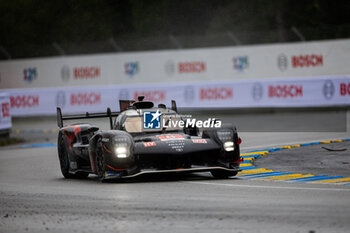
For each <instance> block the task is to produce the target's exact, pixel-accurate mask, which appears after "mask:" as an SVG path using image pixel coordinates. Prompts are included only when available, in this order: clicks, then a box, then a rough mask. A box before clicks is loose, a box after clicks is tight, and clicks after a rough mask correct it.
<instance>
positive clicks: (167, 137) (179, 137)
mask: <svg viewBox="0 0 350 233" xmlns="http://www.w3.org/2000/svg"><path fill="white" fill-rule="evenodd" d="M157 137H158V138H159V139H160V140H161V141H170V140H185V138H184V136H182V135H180V134H166V135H158V136H157Z"/></svg>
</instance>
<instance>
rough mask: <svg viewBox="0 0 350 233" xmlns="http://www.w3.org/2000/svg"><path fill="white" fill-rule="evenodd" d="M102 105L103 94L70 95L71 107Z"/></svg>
mask: <svg viewBox="0 0 350 233" xmlns="http://www.w3.org/2000/svg"><path fill="white" fill-rule="evenodd" d="M100 103H101V93H94V92H90V93H78V94H71V95H70V105H71V106H75V105H94V104H100Z"/></svg>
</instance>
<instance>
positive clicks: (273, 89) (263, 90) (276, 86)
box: [2, 76, 350, 116]
mask: <svg viewBox="0 0 350 233" xmlns="http://www.w3.org/2000/svg"><path fill="white" fill-rule="evenodd" d="M3 91H4V92H7V93H9V95H10V107H11V114H12V116H30V115H54V114H55V113H56V107H61V108H62V111H63V113H66V114H67V113H84V112H87V111H88V112H101V111H106V109H107V107H111V109H112V111H118V110H119V99H137V96H139V95H144V96H145V99H146V100H151V101H153V102H155V103H156V104H159V103H164V104H166V105H167V106H168V107H170V102H171V100H172V99H174V100H176V101H177V105H178V107H180V108H256V107H316V106H349V105H350V76H327V77H307V78H300V77H298V78H284V79H281V78H279V79H259V80H246V81H221V82H202V83H198V82H188V83H178V84H149V85H141V84H139V85H109V86H94V87H92V86H86V87H69V88H64V87H58V88H32V89H7V90H3ZM2 114H3V113H2ZM5 116H7V114H6V110H5Z"/></svg>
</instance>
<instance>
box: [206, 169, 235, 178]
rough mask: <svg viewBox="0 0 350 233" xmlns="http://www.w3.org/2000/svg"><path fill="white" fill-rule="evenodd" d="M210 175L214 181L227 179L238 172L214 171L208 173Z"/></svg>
mask: <svg viewBox="0 0 350 233" xmlns="http://www.w3.org/2000/svg"><path fill="white" fill-rule="evenodd" d="M210 173H211V174H212V176H214V178H215V179H227V178H229V177H230V176H235V175H237V173H238V172H229V171H220V170H214V171H210Z"/></svg>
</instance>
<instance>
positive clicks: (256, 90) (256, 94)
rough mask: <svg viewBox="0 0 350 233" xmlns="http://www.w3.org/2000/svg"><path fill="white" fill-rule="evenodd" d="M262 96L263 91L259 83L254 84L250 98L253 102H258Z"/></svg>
mask: <svg viewBox="0 0 350 233" xmlns="http://www.w3.org/2000/svg"><path fill="white" fill-rule="evenodd" d="M263 94H264V89H263V86H262V85H261V83H254V85H253V88H252V97H253V99H254V100H255V101H259V100H261V99H262V97H263Z"/></svg>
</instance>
